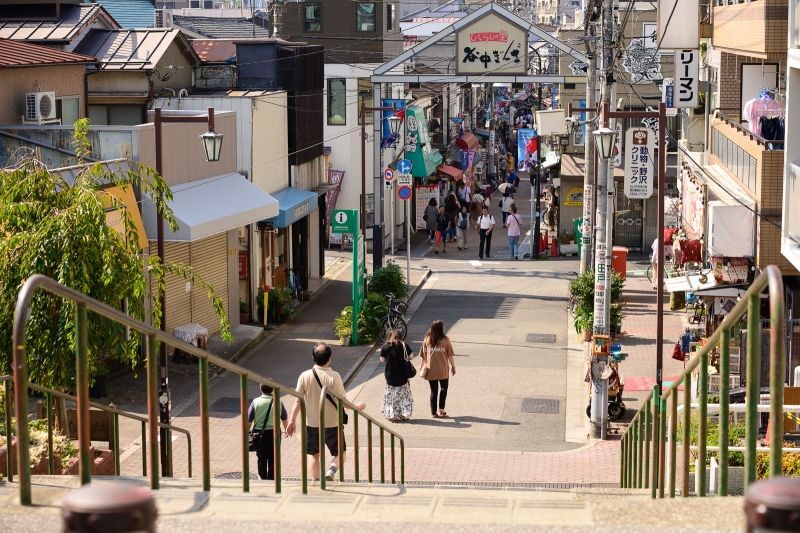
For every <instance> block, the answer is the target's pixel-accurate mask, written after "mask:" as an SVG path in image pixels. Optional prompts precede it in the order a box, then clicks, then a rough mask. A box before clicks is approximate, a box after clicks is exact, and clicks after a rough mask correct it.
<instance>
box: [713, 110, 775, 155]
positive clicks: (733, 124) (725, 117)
mask: <svg viewBox="0 0 800 533" xmlns="http://www.w3.org/2000/svg"><path fill="white" fill-rule="evenodd" d="M715 114H716V117H717V118H718V119H720V120H722V121H723V122H724V123H725V124H727V125H728V126H731V127H733V128H735V129H736V131H738V132H739V133H742V134H744V135H747V136H748V137H750V138H751V139H753V140H754V141H756V142H757V143H759V144H763V145H769V144H780V145H781V146H783V144H784V141H770V140H769V139H765V138H764V137H762V136H761V135H757V134H755V133H753V132H752V131H750V129H748V128H747V127H745V126H744V125H742V123H741V122H738V121H736V120H734V119H733V118H732V117H729V116H728V115H726V114H725V113H722V112H721V111H716V112H715ZM765 148H767V149H770V148H769V147H767V146H765ZM772 149H773V150H774V149H775V148H772ZM780 150H783V148H780Z"/></svg>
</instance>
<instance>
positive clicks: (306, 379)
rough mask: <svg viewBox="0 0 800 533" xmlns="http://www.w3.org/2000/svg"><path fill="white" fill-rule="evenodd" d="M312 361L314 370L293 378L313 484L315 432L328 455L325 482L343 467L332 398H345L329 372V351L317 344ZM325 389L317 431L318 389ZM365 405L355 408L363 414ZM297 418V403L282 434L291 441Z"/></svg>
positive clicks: (343, 445) (316, 451)
mask: <svg viewBox="0 0 800 533" xmlns="http://www.w3.org/2000/svg"><path fill="white" fill-rule="evenodd" d="M311 353H312V357H313V358H314V366H313V367H311V369H309V370H306V371H305V372H303V373H302V374H300V377H299V378H297V392H298V393H300V394H302V395H303V399H304V400H305V404H306V423H307V424H308V429H307V437H308V438H307V439H306V454H307V455H310V456H311V457H312V460H311V479H313V480H315V481H317V480H319V475H320V464H319V432H320V431H324V432H325V435H324V436H325V447H326V448H328V451H329V452H330V453H331V462H330V465H329V466H328V469H327V471H326V472H325V479H327V480H328V481H333V479H334V476H336V472H337V469H341V468H343V467H344V459H345V451H346V450H347V444H346V442H345V439H344V433H342V435H341V449H340V448H339V430H338V409H337V403H336V400H334V396H336V397H339V398H344V397H345V390H344V383H343V382H342V376H341V375H339V373H338V372H336V371H335V370H333V369H332V368H331V356H332V351H331V347H330V346H328V345H327V344H325V343H324V342H320V343H319V344H317V345H316V346H314V349H313V351H312V352H311ZM323 386H327V387H328V389H327V390H329V391H330V394H328V395H327V398H326V400H327V402H326V404H325V427H324V428H320V427H319V409H320V404H319V402H320V394H321V393H322V387H323ZM365 407H366V404H365V403H358V404H356V408H357V409H359V410H363V409H364V408H365ZM298 414H300V401H299V400H298V401H296V402H295V403H294V407H293V408H292V416H291V417H290V422H289V425H288V426H287V427H286V434H287V435H288V436H289V437H291V436H292V435H294V432H295V429H296V427H297V426H296V425H295V423H296V421H297V415H298Z"/></svg>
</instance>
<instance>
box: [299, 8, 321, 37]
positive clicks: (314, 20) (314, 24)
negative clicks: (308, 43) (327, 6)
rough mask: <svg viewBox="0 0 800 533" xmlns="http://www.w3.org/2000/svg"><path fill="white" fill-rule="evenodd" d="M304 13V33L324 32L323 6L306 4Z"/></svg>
mask: <svg viewBox="0 0 800 533" xmlns="http://www.w3.org/2000/svg"><path fill="white" fill-rule="evenodd" d="M303 13H304V18H303V31H306V32H320V31H322V4H305V5H304V6H303Z"/></svg>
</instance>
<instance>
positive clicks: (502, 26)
mask: <svg viewBox="0 0 800 533" xmlns="http://www.w3.org/2000/svg"><path fill="white" fill-rule="evenodd" d="M527 70H528V33H527V31H526V30H524V29H522V28H521V27H519V26H517V25H515V24H512V23H510V22H509V21H508V20H506V19H504V18H502V17H500V16H498V15H497V14H495V13H488V14H487V15H486V16H484V17H481V18H479V19H478V20H476V21H475V22H473V23H472V24H470V25H468V26H466V27H464V28H462V29H461V30H459V31H458V33H457V34H456V73H457V74H487V73H493V74H495V73H496V74H527Z"/></svg>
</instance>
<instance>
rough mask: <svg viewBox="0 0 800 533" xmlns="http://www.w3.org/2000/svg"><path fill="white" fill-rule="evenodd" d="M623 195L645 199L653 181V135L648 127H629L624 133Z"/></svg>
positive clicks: (649, 195) (649, 193)
mask: <svg viewBox="0 0 800 533" xmlns="http://www.w3.org/2000/svg"><path fill="white" fill-rule="evenodd" d="M625 145H626V146H627V147H628V151H627V153H626V154H625V196H627V197H628V198H632V199H646V198H650V197H651V196H652V195H653V183H654V182H655V169H654V166H653V159H654V157H655V145H656V143H655V135H654V134H653V132H652V131H650V129H649V128H629V129H628V131H627V133H626V134H625Z"/></svg>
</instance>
